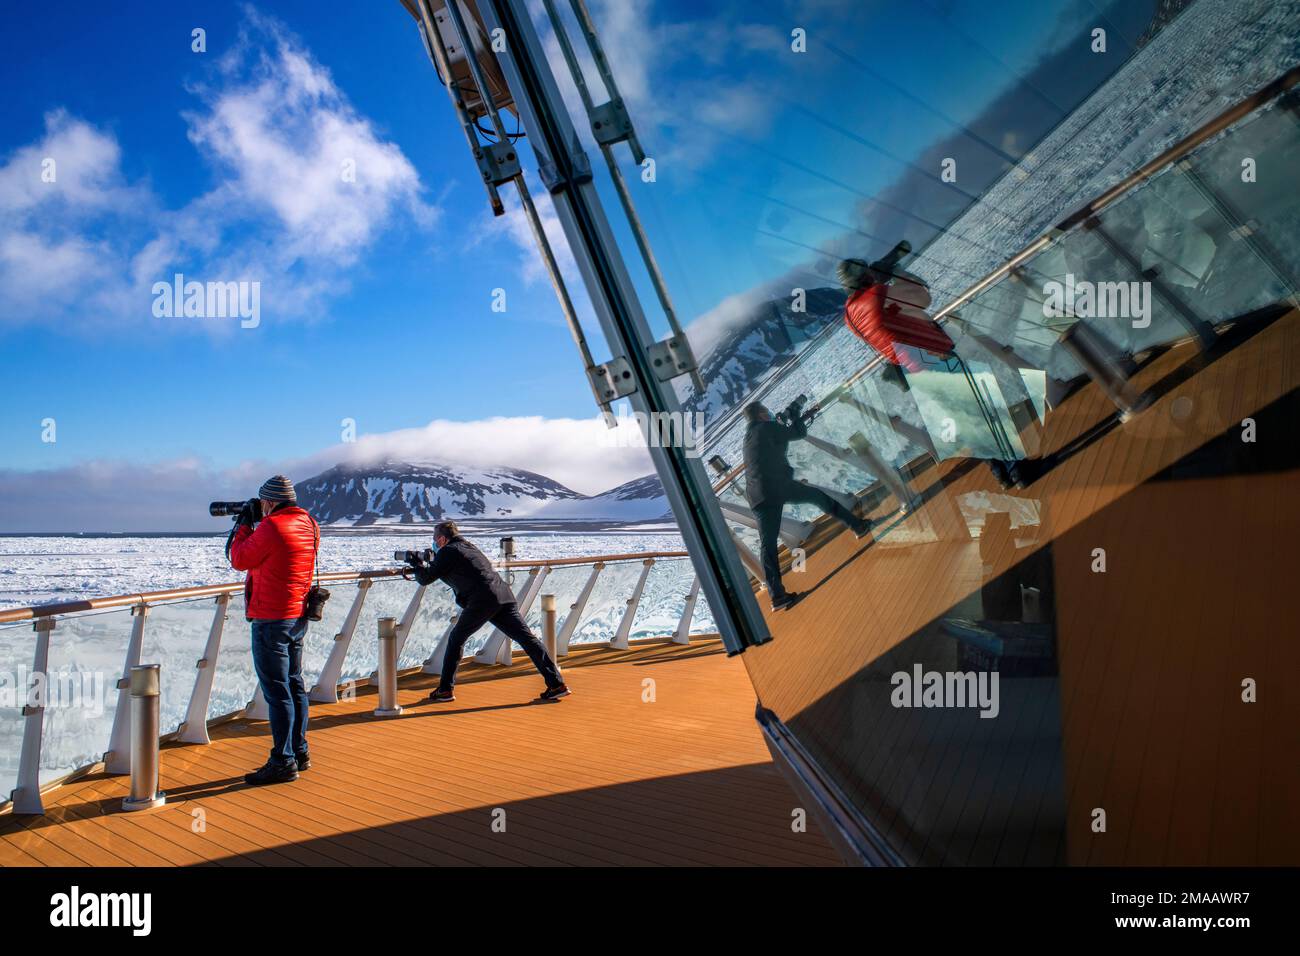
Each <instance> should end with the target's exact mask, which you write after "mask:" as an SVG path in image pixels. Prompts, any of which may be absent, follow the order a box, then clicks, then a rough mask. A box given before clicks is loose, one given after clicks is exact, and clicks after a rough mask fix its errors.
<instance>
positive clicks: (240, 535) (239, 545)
mask: <svg viewBox="0 0 1300 956" xmlns="http://www.w3.org/2000/svg"><path fill="white" fill-rule="evenodd" d="M257 496H258V498H260V499H261V507H260V508H259V509H254V508H252V507H251V503H250V506H245V508H244V511H243V513H241V514H240V515H239V516H238V517H237V518H236V519H235V520H236V521H237V522H238V523H239V524H238V527H237V528H236V529H235V532H234V536H233V537H232V538H231V543H230V563H231V565H232V566H233V567H234V568H235V570H237V571H247V572H248V576H247V578H246V579H245V581H244V616H245V617H247V618H248V620H249V621H250V622H252V626H253V670H254V671H256V672H257V682H258V684H259V685H260V686H261V688H262V696H263V697H264V698H265V699H266V709H267V711H268V713H269V717H270V721H271V740H272V744H271V757H270V759H269V760H268V761H267V762H266V765H265V766H263V767H262V768H261V769H260V770H255V771H253V772H252V773H249V774H246V775H245V776H244V780H245V781H246V782H247V783H250V784H253V785H258V784H264V783H286V782H288V781H290V780H297V779H298V773H299V771H302V770H306V769H307V768H308V767H309V766H310V760H309V759H308V756H307V706H308V698H307V687H306V684H305V683H304V681H303V679H302V639H303V635H304V634H305V633H306V631H307V618H306V617H304V616H303V615H304V604H305V602H306V599H307V592H308V590H310V588H311V578H312V572H313V571H315V569H316V549H317V546H318V545H319V544H320V528H318V527H317V526H316V522H315V521H314V520H313V519H312V516H311V515H309V514H308V513H307V512H306V511H304V510H303V509H302V508H299V507H298V498H297V495H296V494H295V493H294V489H293V482H291V481H290V480H289V479H288V478H286V477H284V475H276V476H275V477H274V478H268V479H267V481H266V483H265V484H263V485H262V487H261V489H260V490H259V491H258V492H257ZM259 515H260V517H259ZM254 525H256V530H254Z"/></svg>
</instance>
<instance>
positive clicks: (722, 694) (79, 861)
mask: <svg viewBox="0 0 1300 956" xmlns="http://www.w3.org/2000/svg"><path fill="white" fill-rule="evenodd" d="M563 666H564V669H565V672H566V677H567V678H568V679H569V681H570V683H571V685H572V686H573V687H574V695H573V696H572V697H570V698H568V699H567V700H565V701H563V702H561V703H559V704H556V705H534V704H531V703H529V701H531V699H532V698H533V697H534V696H535V695H536V693H537V691H538V690H539V689H540V680H539V679H538V678H537V675H536V674H535V673H532V672H531V670H530V669H529V668H528V665H527V662H526V661H524V662H523V663H522V664H516V665H515V666H513V667H511V668H509V669H506V668H494V667H483V666H478V665H469V666H467V667H466V668H465V669H464V670H463V672H462V675H463V677H462V680H461V681H460V682H459V683H458V685H457V698H458V699H457V700H456V702H455V703H452V704H449V705H432V704H428V703H425V702H424V701H423V697H424V695H425V694H426V693H427V691H428V689H429V687H430V686H432V684H433V683H434V681H435V678H432V677H425V676H422V675H410V676H407V677H405V678H403V680H402V682H401V684H400V688H399V701H400V702H401V704H402V705H403V707H404V708H406V711H405V712H404V713H403V714H402V715H401V716H399V717H395V718H387V719H383V718H375V717H373V716H372V715H371V713H370V712H371V711H372V710H373V709H374V706H375V697H374V695H373V692H372V690H371V689H364V690H363V691H362V692H361V693H360V694H359V695H358V697H357V699H356V700H353V701H344V702H340V703H339V704H333V705H323V706H322V705H318V706H314V707H313V708H312V726H311V728H310V730H309V737H310V740H311V746H312V764H313V765H312V769H311V770H309V771H307V772H305V773H304V774H302V775H301V776H300V778H299V780H298V781H297V782H295V783H292V784H286V785H280V786H272V787H261V788H251V787H246V786H244V784H243V780H242V776H243V774H244V772H246V771H247V770H249V769H252V768H253V767H255V766H257V765H258V764H260V763H261V762H262V761H263V760H264V759H265V756H266V752H267V747H268V744H269V738H268V734H267V725H266V724H265V723H263V722H249V721H243V720H241V721H235V722H232V723H229V724H225V725H221V726H219V727H215V728H213V732H212V736H213V743H212V744H211V745H209V746H207V747H193V746H184V745H168V746H165V747H164V748H163V750H162V755H161V756H162V766H161V787H162V789H164V790H165V791H167V792H168V794H169V796H170V798H171V799H170V801H169V803H168V805H167V806H166V807H164V808H163V809H160V810H155V811H147V812H143V813H135V814H126V813H122V812H120V804H121V799H122V797H123V796H124V795H125V793H126V784H127V779H126V778H125V777H108V776H105V775H103V774H102V773H98V774H94V775H92V776H90V777H88V778H85V779H83V780H80V781H76V782H73V783H69V784H66V785H64V786H63V787H60V788H58V789H56V790H54V791H50V792H49V793H47V794H46V804H47V807H48V808H49V810H50V813H49V814H48V815H47V816H46V817H44V818H26V817H14V816H11V815H7V816H2V817H0V865H59V866H102V865H163V866H166V865H191V864H203V863H208V864H219V865H235V866H248V865H285V866H292V865H377V864H387V865H408V866H424V865H431V864H449V865H458V864H469V865H510V864H521V865H593V866H595V865H764V864H778V865H836V864H838V862H839V860H838V857H837V856H836V855H835V854H834V852H833V851H832V850H831V849H830V847H829V845H828V844H827V843H826V842H825V840H824V839H823V838H822V837H821V835H820V834H819V833H818V832H817V831H816V827H815V825H813V824H811V823H810V824H809V827H810V832H805V833H794V832H792V829H791V819H792V816H791V814H792V811H793V810H794V809H795V806H796V801H795V799H794V796H793V794H792V793H791V792H790V790H789V788H788V787H787V785H786V783H785V781H784V780H783V779H782V778H781V776H780V774H779V772H778V771H777V770H776V768H775V767H774V766H773V765H772V763H771V760H770V757H769V755H768V753H767V751H766V748H765V747H764V745H763V743H762V738H761V733H760V731H759V729H758V727H757V725H756V724H755V722H754V719H753V707H754V693H753V689H752V687H751V686H750V684H749V682H748V680H747V679H746V676H745V672H744V670H743V667H742V665H741V664H740V662H739V661H736V660H732V659H730V658H728V657H726V656H725V654H724V653H723V652H722V650H721V645H720V643H719V642H717V641H716V640H707V641H697V642H695V643H693V644H692V645H690V646H689V647H680V646H676V645H665V644H646V645H634V646H633V648H632V649H631V650H629V651H615V650H610V649H576V650H575V652H574V653H573V654H572V655H570V657H569V658H567V659H566V660H565V661H564V662H563ZM645 678H653V680H654V682H655V685H654V690H655V700H654V701H653V702H643V701H642V693H643V683H642V682H643V680H644V679H645ZM497 807H499V808H503V809H504V810H505V812H506V832H505V833H494V832H493V831H492V828H491V823H492V811H493V809H494V808H497ZM198 810H201V811H202V815H203V822H204V825H205V829H204V831H203V832H199V833H196V832H194V830H193V829H192V823H193V822H194V819H195V818H194V816H193V815H192V814H193V813H194V812H195V811H198Z"/></svg>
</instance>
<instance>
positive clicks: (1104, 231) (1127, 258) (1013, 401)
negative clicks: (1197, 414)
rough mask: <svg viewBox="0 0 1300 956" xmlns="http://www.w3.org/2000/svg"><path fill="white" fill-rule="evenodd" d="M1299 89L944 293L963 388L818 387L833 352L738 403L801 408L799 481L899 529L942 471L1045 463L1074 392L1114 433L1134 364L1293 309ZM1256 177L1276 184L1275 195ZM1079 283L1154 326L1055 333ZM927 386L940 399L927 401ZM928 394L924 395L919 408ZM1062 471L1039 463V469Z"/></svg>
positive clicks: (1192, 139)
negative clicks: (1052, 430)
mask: <svg viewBox="0 0 1300 956" xmlns="http://www.w3.org/2000/svg"><path fill="white" fill-rule="evenodd" d="M1297 83H1300V67H1296V68H1293V69H1291V70H1289V71H1288V72H1286V73H1284V74H1282V75H1281V76H1279V77H1278V78H1277V79H1275V80H1274V81H1273V82H1271V83H1269V84H1268V85H1267V86H1265V87H1263V88H1261V89H1260V90H1258V91H1256V92H1255V93H1253V94H1252V95H1250V96H1248V97H1246V98H1244V99H1242V100H1241V101H1239V102H1237V103H1236V104H1235V105H1233V106H1231V107H1230V108H1228V109H1226V110H1224V111H1223V112H1221V113H1220V114H1218V115H1217V116H1215V117H1214V118H1212V119H1211V120H1209V121H1208V122H1206V123H1204V124H1203V125H1202V126H1201V127H1199V128H1198V129H1197V130H1196V131H1195V132H1193V133H1192V134H1191V135H1189V136H1187V137H1185V138H1183V139H1181V140H1179V141H1178V142H1177V143H1175V144H1173V145H1171V146H1169V147H1168V148H1167V149H1165V150H1163V151H1162V152H1161V153H1160V154H1159V155H1157V156H1156V157H1154V158H1153V159H1151V160H1150V161H1149V162H1147V163H1145V164H1143V165H1142V166H1141V167H1140V168H1137V169H1135V170H1134V171H1132V172H1131V173H1129V174H1128V175H1126V176H1124V177H1123V178H1122V179H1120V180H1119V181H1118V182H1116V183H1114V184H1113V185H1111V186H1109V187H1108V188H1107V189H1106V190H1105V191H1104V192H1102V193H1100V194H1099V195H1097V196H1096V197H1094V198H1092V199H1091V200H1089V201H1088V202H1086V203H1084V204H1083V205H1081V206H1080V207H1078V208H1076V209H1073V210H1072V211H1071V212H1069V214H1068V215H1066V216H1064V217H1063V218H1061V219H1060V220H1059V221H1058V222H1057V223H1056V224H1055V225H1053V226H1052V227H1051V228H1050V229H1048V230H1046V231H1045V232H1044V233H1043V234H1042V235H1041V236H1039V237H1038V238H1037V239H1035V240H1034V241H1032V242H1031V243H1029V244H1028V245H1027V246H1026V247H1024V248H1023V249H1021V250H1019V251H1017V252H1016V253H1015V254H1014V255H1012V256H1009V257H1008V258H1007V259H1006V260H1005V261H1004V262H1002V263H1001V264H999V265H998V266H997V268H995V269H992V270H991V271H989V272H988V273H987V274H986V275H984V276H982V277H980V278H979V279H978V280H977V281H975V282H973V283H971V284H970V285H969V286H968V287H967V288H965V289H963V290H961V291H960V292H957V293H955V294H947V295H945V294H944V293H943V291H942V290H936V298H940V299H942V300H944V301H942V304H941V305H940V306H939V307H938V308H937V309H936V311H935V312H934V313H933V317H934V319H935V320H936V321H938V322H939V323H940V324H941V325H943V326H945V327H946V330H947V331H948V332H949V335H950V336H951V337H952V338H953V340H954V342H955V343H956V344H957V355H955V356H953V357H948V358H936V357H925V360H926V361H927V366H926V368H925V369H924V371H933V372H940V373H943V375H944V376H945V377H946V376H948V375H949V374H950V373H954V372H955V373H959V374H960V375H961V376H962V378H961V380H960V381H961V385H960V386H959V387H957V388H953V387H951V385H949V384H948V383H945V382H942V381H939V378H938V377H933V376H932V377H930V379H929V381H928V382H927V376H926V375H925V374H924V373H923V374H921V375H919V376H915V377H913V376H908V379H909V381H908V382H906V383H903V382H901V381H900V379H901V376H900V375H898V374H897V372H896V370H895V369H894V368H893V367H892V366H891V365H889V363H887V362H885V360H884V359H883V358H882V357H881V356H880V355H879V354H875V355H872V357H871V358H870V359H869V360H867V361H865V362H864V363H862V364H861V365H860V366H859V367H857V368H856V369H855V370H854V371H853V372H852V373H850V374H847V375H842V376H839V377H838V381H837V384H835V385H834V386H832V387H829V388H827V387H825V386H824V385H822V386H820V388H819V385H818V383H819V382H824V381H825V377H824V373H819V371H818V369H817V368H816V366H817V364H818V363H820V362H826V361H828V359H829V358H831V357H833V356H834V354H835V350H833V349H825V348H820V349H814V348H808V349H805V350H803V351H801V352H800V353H799V354H798V355H797V356H795V357H794V358H793V359H791V360H789V361H787V362H786V363H785V364H784V365H783V366H782V367H781V369H780V371H779V373H778V374H775V375H771V376H765V378H764V381H763V383H762V385H761V394H760V392H755V393H754V394H753V395H751V396H750V397H749V398H748V399H746V401H745V403H742V404H747V403H748V402H749V401H752V400H755V399H756V398H760V397H761V398H762V400H763V401H764V402H765V403H766V404H768V406H769V407H770V408H771V409H772V410H773V411H778V410H780V409H781V408H782V407H783V405H784V403H786V402H788V401H790V400H791V399H793V398H795V397H796V396H799V395H801V394H806V397H807V398H808V399H809V401H808V407H809V408H813V409H815V410H816V412H817V415H816V417H815V418H814V420H813V422H812V424H811V426H810V429H809V435H808V439H807V441H806V442H804V443H798V444H796V445H792V446H791V452H792V461H793V463H794V465H795V468H796V472H798V473H800V474H801V476H803V475H811V476H814V477H812V478H811V481H813V482H814V483H818V484H819V486H820V487H821V488H822V490H824V491H827V492H828V493H829V494H830V495H831V496H832V497H834V498H837V499H839V500H840V502H841V503H842V504H845V505H846V506H849V505H855V504H857V503H859V502H861V501H862V500H863V499H870V500H871V503H872V504H876V503H878V502H880V501H885V500H888V499H889V498H891V497H892V498H893V500H894V503H895V505H896V510H895V513H896V514H904V515H905V514H907V513H908V511H909V509H911V508H913V507H914V506H915V504H916V503H917V502H919V501H920V500H922V499H923V498H925V494H924V493H923V492H922V491H918V489H916V488H914V487H913V480H912V479H913V476H915V475H917V474H919V473H920V472H922V471H923V470H924V469H925V468H927V467H928V466H929V465H930V464H933V463H935V462H938V461H940V460H942V459H945V458H950V457H970V458H981V459H986V460H994V461H1002V462H1006V463H1008V464H1011V463H1015V462H1018V461H1023V460H1026V459H1042V458H1043V457H1044V456H1043V447H1044V443H1043V441H1042V435H1043V426H1044V425H1045V423H1046V421H1047V417H1048V415H1049V413H1050V411H1051V408H1052V401H1051V400H1052V398H1053V397H1054V398H1055V399H1056V400H1057V401H1059V400H1061V399H1062V398H1063V397H1064V396H1065V395H1068V394H1069V392H1070V391H1071V390H1072V389H1073V388H1074V387H1076V386H1077V385H1078V384H1080V383H1087V382H1089V381H1091V382H1092V383H1094V384H1095V385H1097V386H1098V387H1099V388H1100V389H1101V391H1102V393H1103V394H1104V395H1106V396H1107V397H1108V398H1109V399H1110V402H1111V404H1112V406H1113V411H1114V418H1115V420H1116V421H1117V422H1118V423H1121V424H1123V423H1126V422H1128V421H1129V420H1130V419H1131V418H1133V416H1135V415H1138V414H1140V413H1141V412H1142V411H1143V410H1144V408H1145V407H1146V405H1147V404H1148V403H1149V400H1150V398H1151V396H1150V394H1146V393H1143V392H1141V391H1139V390H1138V389H1136V388H1135V387H1134V384H1133V376H1134V375H1135V373H1136V372H1137V370H1138V369H1139V368H1140V363H1139V362H1138V361H1137V357H1138V356H1140V355H1143V354H1145V355H1149V356H1154V355H1157V354H1159V353H1160V352H1161V351H1162V350H1167V349H1169V348H1173V347H1178V346H1184V345H1190V346H1191V347H1192V348H1193V349H1194V350H1196V352H1198V353H1201V352H1205V351H1207V350H1210V349H1214V348H1215V347H1217V346H1218V345H1219V343H1220V342H1221V341H1222V334H1223V333H1224V331H1225V330H1227V329H1229V328H1232V327H1233V326H1234V325H1236V324H1238V323H1240V322H1242V320H1243V317H1250V316H1261V317H1266V316H1268V315H1271V314H1275V313H1277V312H1278V311H1279V310H1281V309H1284V308H1286V307H1296V306H1297V305H1300V269H1298V268H1297V262H1296V261H1295V256H1294V254H1293V252H1292V253H1288V250H1293V249H1294V244H1295V237H1294V235H1293V228H1292V226H1293V224H1294V222H1295V221H1296V220H1297V219H1298V218H1300V193H1297V192H1296V191H1295V190H1293V189H1290V188H1289V186H1288V185H1285V183H1287V182H1289V177H1290V172H1289V165H1288V162H1289V157H1290V156H1292V155H1294V151H1295V150H1296V149H1297V148H1300V97H1298V96H1297V92H1296V91H1295V89H1294V88H1295V87H1296V85H1297ZM1263 169H1267V170H1269V173H1268V176H1269V177H1279V178H1278V179H1277V180H1276V181H1273V180H1272V179H1270V183H1271V185H1270V183H1264V182H1263V180H1262V179H1259V178H1258V177H1259V175H1260V173H1259V170H1263ZM1147 224H1149V226H1150V228H1149V229H1148V228H1147ZM1207 249H1209V250H1212V255H1209V256H1208V257H1207V253H1206V250H1207ZM1187 250H1192V252H1188V251H1187ZM923 251H924V250H923ZM1193 252H1194V253H1195V255H1194V256H1193ZM1076 267H1077V268H1079V269H1081V270H1084V273H1085V274H1084V275H1081V276H1079V278H1088V277H1090V278H1091V279H1093V280H1096V279H1098V278H1099V276H1098V272H1099V271H1100V272H1103V273H1105V276H1104V278H1107V279H1115V280H1120V279H1122V280H1124V281H1125V283H1126V284H1128V285H1132V284H1134V283H1136V284H1138V285H1143V284H1145V289H1146V291H1147V295H1148V300H1147V301H1148V308H1149V309H1150V313H1149V314H1148V315H1147V316H1145V318H1144V319H1141V320H1139V319H1138V318H1135V317H1132V318H1131V317H1119V318H1115V317H1104V318H1097V317H1090V316H1087V315H1079V314H1076V312H1075V311H1074V310H1071V309H1068V308H1067V309H1065V310H1064V314H1062V315H1061V316H1059V317H1058V318H1055V319H1052V318H1049V317H1047V315H1046V313H1047V312H1048V311H1049V310H1048V309H1047V308H1045V303H1046V301H1047V295H1046V294H1045V292H1044V291H1043V290H1045V289H1047V288H1049V284H1050V283H1052V282H1056V283H1057V285H1061V284H1063V282H1064V280H1065V278H1066V274H1067V273H1069V272H1070V271H1071V270H1072V269H1074V268H1076ZM1113 284H1115V285H1118V284H1119V282H1118V281H1116V282H1115V283H1113ZM1031 376H1032V377H1034V380H1035V381H1036V383H1037V384H1036V387H1034V388H1031V387H1030V381H1031ZM931 383H933V384H935V385H939V386H942V388H935V389H932V390H929V391H927V389H929V388H930V385H931ZM900 385H901V386H902V387H900ZM1053 392H1055V395H1054V396H1053ZM918 393H920V394H924V395H925V397H926V402H925V404H926V406H927V408H926V409H925V410H923V409H922V408H921V404H920V403H919V402H918V401H917V397H916V396H917V394H918ZM738 407H739V406H738ZM1096 424H1097V425H1101V424H1103V423H1101V422H1098V423H1096ZM718 426H719V427H717V428H714V429H710V431H709V432H708V433H707V434H706V435H705V436H704V439H703V445H704V446H706V447H708V448H709V449H710V450H711V451H714V452H715V453H717V454H715V455H714V456H713V457H712V458H711V459H710V464H712V465H713V467H714V469H715V471H716V472H717V476H716V479H715V481H714V484H713V491H714V494H715V495H717V497H718V498H719V501H720V503H721V505H722V507H723V511H724V514H726V516H727V517H728V519H729V521H728V524H729V526H730V527H731V530H732V536H733V540H734V543H735V544H736V546H737V548H738V550H739V551H740V556H741V559H742V561H743V562H744V563H745V565H746V566H747V567H748V569H749V570H750V572H751V574H752V575H753V577H754V578H755V579H756V580H759V581H761V580H762V575H761V573H760V572H759V570H758V565H759V562H758V559H757V557H756V556H755V550H754V548H753V547H752V544H753V543H754V535H753V532H752V529H753V528H754V527H755V521H754V516H753V513H752V511H750V509H749V507H748V505H747V504H746V502H745V501H744V466H743V464H741V463H739V462H738V461H736V460H734V459H733V460H727V458H726V457H724V456H725V455H727V454H730V455H734V456H735V457H736V458H738V457H739V449H740V444H741V442H740V435H741V434H742V433H743V429H744V427H745V423H744V420H743V417H741V416H737V415H730V416H727V417H725V418H723V419H721V420H720V421H719V422H718ZM1054 463H1056V462H1053V461H1042V462H1041V465H1042V466H1043V467H1040V468H1039V469H1038V470H1039V471H1040V472H1041V471H1043V470H1045V468H1046V467H1050V466H1051V465H1052V464H1054ZM1032 473H1033V472H1030V474H1032ZM1004 474H1005V473H1004ZM816 476H820V478H818V477H816ZM932 510H933V509H932ZM810 511H811V509H809V508H807V507H805V508H804V509H803V510H802V512H801V513H804V514H807V513H810ZM952 511H953V514H952V515H950V516H947V517H951V518H952V519H953V520H951V521H949V520H947V518H946V517H945V518H944V519H943V520H941V521H940V524H942V525H943V526H944V527H942V528H935V529H931V530H934V531H937V532H940V533H941V536H947V534H948V533H949V532H958V533H959V532H960V531H961V525H963V524H964V519H963V518H962V516H961V515H960V513H958V512H957V511H956V509H955V507H954V509H952ZM827 520H828V519H827V518H826V516H824V515H818V516H817V517H816V518H815V519H814V520H806V521H800V520H797V519H790V518H787V519H786V520H785V521H784V522H783V527H782V534H781V541H782V542H783V543H784V544H786V546H787V547H797V546H799V545H801V544H802V543H804V542H805V541H806V540H807V539H809V538H810V537H811V536H812V535H814V534H816V533H817V532H818V529H819V528H820V527H821V525H822V524H824V523H825V521H827ZM746 529H748V530H746Z"/></svg>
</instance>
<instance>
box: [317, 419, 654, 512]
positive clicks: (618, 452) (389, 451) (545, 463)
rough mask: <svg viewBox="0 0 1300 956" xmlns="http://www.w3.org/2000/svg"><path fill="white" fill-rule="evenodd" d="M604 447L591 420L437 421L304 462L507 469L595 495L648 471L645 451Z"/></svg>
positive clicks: (601, 432)
mask: <svg viewBox="0 0 1300 956" xmlns="http://www.w3.org/2000/svg"><path fill="white" fill-rule="evenodd" d="M611 445H612V443H611V442H610V441H609V436H608V433H607V429H606V428H605V425H604V423H603V422H602V421H601V420H600V419H599V418H597V417H594V416H593V417H592V418H542V417H540V416H536V415H533V416H517V417H510V418H507V417H498V418H489V419H482V420H479V421H470V422H458V421H448V420H445V419H438V420H435V421H432V422H430V423H429V424H428V425H425V426H424V427H422V428H409V429H403V430H400V431H393V432H386V433H384V434H379V435H359V436H358V437H357V441H356V443H355V444H352V445H339V446H336V447H335V448H332V449H329V450H327V451H325V452H322V453H321V454H320V455H318V456H315V458H314V459H312V461H314V462H329V463H336V462H339V461H353V462H362V463H373V462H378V461H383V460H387V459H392V460H396V461H407V462H410V461H434V462H439V463H450V464H459V465H469V466H474V467H484V466H489V465H509V466H511V467H514V468H523V469H525V470H527V471H535V472H537V473H538V474H542V475H546V476H547V477H548V478H554V479H555V480H556V481H558V482H560V483H561V484H563V485H567V486H568V487H570V488H572V489H573V490H574V491H577V492H580V493H582V494H598V493H599V492H602V491H606V490H608V489H610V488H613V487H614V486H615V485H620V484H622V483H623V482H625V481H631V480H632V479H633V478H639V477H641V476H642V475H645V474H647V473H649V472H650V471H653V470H654V467H653V465H652V464H651V462H650V456H649V453H648V452H647V451H646V450H645V448H643V447H626V448H618V447H611ZM304 464H306V463H304Z"/></svg>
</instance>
